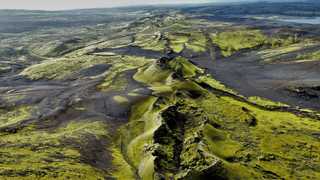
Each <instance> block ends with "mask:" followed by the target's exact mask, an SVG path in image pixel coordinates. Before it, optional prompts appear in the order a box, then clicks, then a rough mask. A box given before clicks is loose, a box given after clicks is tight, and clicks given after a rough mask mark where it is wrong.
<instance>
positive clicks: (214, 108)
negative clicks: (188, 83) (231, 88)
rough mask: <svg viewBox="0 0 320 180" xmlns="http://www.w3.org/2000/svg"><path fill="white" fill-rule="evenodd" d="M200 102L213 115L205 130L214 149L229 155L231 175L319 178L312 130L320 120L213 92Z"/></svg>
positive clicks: (227, 156)
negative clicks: (213, 94) (274, 109)
mask: <svg viewBox="0 0 320 180" xmlns="http://www.w3.org/2000/svg"><path fill="white" fill-rule="evenodd" d="M199 104H201V106H202V107H203V108H204V110H205V112H207V113H208V115H209V122H210V125H207V126H206V129H205V131H204V132H205V139H206V141H207V144H208V145H209V147H210V148H209V149H210V152H212V153H213V154H216V155H217V156H219V157H220V158H222V159H224V160H225V162H224V166H225V168H226V169H227V171H228V172H230V173H228V176H230V175H232V176H233V175H234V176H238V178H240V179H243V178H244V177H248V175H249V177H251V178H253V177H255V178H258V179H259V178H261V177H265V178H271V179H272V178H286V179H292V178H297V177H301V178H306V177H310V178H312V179H314V178H315V179H317V178H319V175H320V174H319V172H317V171H315V169H316V168H318V165H317V162H318V159H319V156H318V155H319V151H320V149H319V148H318V147H319V141H318V140H317V138H316V137H314V136H313V135H312V134H313V133H314V132H316V131H318V130H319V128H320V126H319V123H318V121H317V120H313V119H310V118H304V117H298V116H296V115H294V114H292V113H290V112H277V111H268V110H263V109H259V108H257V107H255V106H253V105H249V104H247V103H244V102H240V101H237V100H235V99H233V98H230V97H222V98H218V97H215V96H212V95H210V96H209V97H206V100H202V101H201V103H199ZM297 162H299V163H297ZM307 166H308V167H310V168H305V167H307ZM244 169H246V171H245V172H246V173H245V174H244V173H243V170H244Z"/></svg>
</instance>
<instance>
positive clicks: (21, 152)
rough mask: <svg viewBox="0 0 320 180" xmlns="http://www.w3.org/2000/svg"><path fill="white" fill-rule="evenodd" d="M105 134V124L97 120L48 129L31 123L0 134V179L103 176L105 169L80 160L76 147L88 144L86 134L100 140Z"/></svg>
mask: <svg viewBox="0 0 320 180" xmlns="http://www.w3.org/2000/svg"><path fill="white" fill-rule="evenodd" d="M107 135H108V134H107V130H106V126H105V124H104V123H102V122H98V121H95V122H94V121H93V122H89V121H87V122H71V123H69V124H67V125H66V126H65V127H61V128H59V129H56V130H54V131H51V132H48V131H42V130H36V129H34V128H32V127H31V126H30V127H28V128H24V129H22V130H20V131H18V132H17V133H13V134H10V133H9V134H8V133H1V134H0V136H1V140H0V142H1V144H2V147H1V149H0V160H1V162H2V163H1V165H0V178H1V179H6V178H8V179H9V178H20V179H39V178H40V179H53V178H57V179H88V177H90V178H92V179H104V177H105V175H106V174H105V172H104V171H102V170H99V169H96V168H94V167H92V166H90V165H89V164H86V163H84V162H82V161H81V156H82V154H81V153H80V149H79V148H77V147H79V146H83V147H84V146H85V145H86V144H89V139H87V137H89V136H92V137H94V138H96V139H97V140H99V139H103V138H106V137H107ZM67 141H68V143H65V142H67ZM71 142H72V143H71Z"/></svg>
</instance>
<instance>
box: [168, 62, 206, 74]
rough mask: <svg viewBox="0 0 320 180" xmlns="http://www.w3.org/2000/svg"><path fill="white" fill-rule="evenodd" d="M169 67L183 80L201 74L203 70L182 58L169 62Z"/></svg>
mask: <svg viewBox="0 0 320 180" xmlns="http://www.w3.org/2000/svg"><path fill="white" fill-rule="evenodd" d="M168 65H169V67H170V69H172V70H173V71H174V72H176V73H178V74H181V75H182V76H183V77H184V78H191V77H194V76H195V75H196V74H197V73H203V70H202V69H200V68H199V67H197V66H195V65H194V64H192V63H191V62H190V61H189V60H187V59H186V58H183V57H177V58H175V59H173V60H172V61H169V64H168Z"/></svg>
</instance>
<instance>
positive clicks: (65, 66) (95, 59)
mask: <svg viewBox="0 0 320 180" xmlns="http://www.w3.org/2000/svg"><path fill="white" fill-rule="evenodd" d="M106 62H108V60H106V59H105V58H102V57H99V56H89V55H87V56H86V55H83V56H81V57H72V58H71V57H70V58H59V59H49V60H46V61H43V62H42V63H40V64H36V65H33V66H30V67H28V68H26V69H25V70H24V71H23V72H22V73H21V75H23V76H26V77H28V78H30V79H33V80H38V79H64V78H66V77H67V76H70V75H72V74H74V73H76V72H79V71H80V70H82V69H85V68H89V67H91V66H93V65H96V64H101V63H106Z"/></svg>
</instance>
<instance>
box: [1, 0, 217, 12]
mask: <svg viewBox="0 0 320 180" xmlns="http://www.w3.org/2000/svg"><path fill="white" fill-rule="evenodd" d="M214 1H221V0H0V9H33V10H36V9H39V10H63V9H84V8H104V7H117V6H131V5H152V4H179V3H203V2H214Z"/></svg>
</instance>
